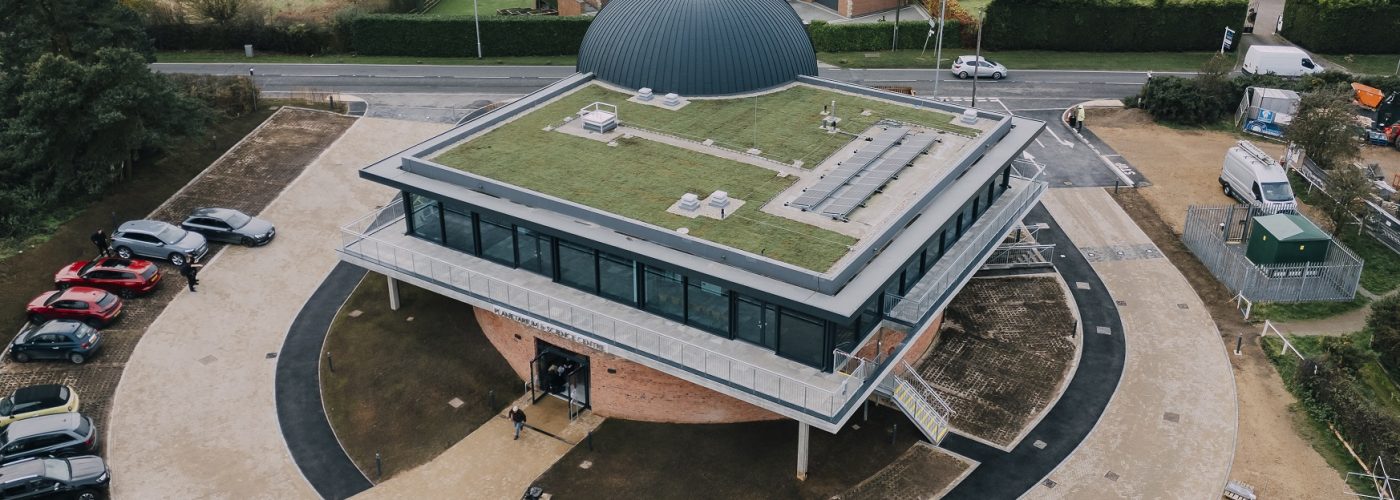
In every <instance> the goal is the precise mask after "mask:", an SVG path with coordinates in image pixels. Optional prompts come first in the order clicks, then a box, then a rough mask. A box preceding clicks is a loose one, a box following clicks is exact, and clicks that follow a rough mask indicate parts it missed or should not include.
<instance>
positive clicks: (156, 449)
mask: <svg viewBox="0 0 1400 500" xmlns="http://www.w3.org/2000/svg"><path fill="white" fill-rule="evenodd" d="M446 128H447V127H446V126H445V125H440V124H424V123H410V122H400V121H390V120H379V119H369V118H367V119H361V120H359V121H358V122H357V123H356V124H355V125H354V126H352V127H351V128H350V130H348V131H347V132H346V133H345V135H343V136H342V137H341V138H340V140H338V141H337V142H336V143H335V144H333V145H332V146H331V147H330V148H329V149H327V150H326V152H325V153H323V154H322V156H321V157H320V158H317V160H316V161H315V162H313V163H312V164H311V165H310V166H309V167H307V169H306V171H305V173H303V174H302V176H301V177H300V178H298V179H297V180H296V181H293V183H292V184H291V186H289V187H288V188H287V190H286V191H285V192H283V193H282V195H281V197H279V198H278V199H277V201H275V202H273V204H272V205H271V206H269V207H268V209H267V210H266V211H264V212H263V214H262V216H263V217H264V218H267V219H269V220H271V221H273V222H274V223H276V224H277V226H278V232H277V239H276V240H275V241H273V242H272V244H270V245H268V246H266V247H262V248H243V247H233V248H229V249H227V250H225V251H224V252H223V253H222V254H220V255H219V256H218V257H216V258H215V259H214V260H213V261H212V262H210V263H209V267H208V268H207V269H206V270H205V271H204V272H202V273H200V281H201V285H200V291H199V292H198V293H188V292H182V293H181V294H180V295H179V296H178V297H176V298H175V300H174V301H173V302H171V304H170V306H169V307H168V308H166V310H165V312H164V313H163V314H162V315H161V316H160V317H159V318H157V319H156V321H155V322H154V323H153V324H152V325H151V327H150V329H149V330H148V331H147V332H146V335H145V337H143V338H142V341H141V343H140V344H139V345H138V346H137V348H136V351H135V353H134V354H133V355H132V357H131V360H130V362H129V363H128V364H127V367H126V372H125V374H124V376H123V377H122V380H121V383H120V385H119V386H118V387H117V393H116V398H115V404H114V408H113V411H112V419H111V420H112V422H111V425H110V426H109V429H108V430H107V432H108V434H109V438H108V443H109V446H108V459H109V461H110V463H111V467H112V469H113V481H114V485H113V495H114V496H115V497H117V498H315V497H316V496H317V495H316V493H315V491H313V490H312V488H311V486H310V485H309V484H308V483H307V481H306V480H305V479H304V478H303V477H302V475H301V472H300V471H299V470H298V468H297V465H296V464H295V463H294V462H293V461H292V458H291V456H290V454H289V453H288V450H287V445H286V444H285V443H284V442H283V440H282V433H280V432H278V430H277V429H278V421H277V412H276V408H275V403H274V398H273V387H274V382H273V376H274V367H275V364H276V360H275V359H272V358H269V357H268V355H269V354H275V353H277V352H278V351H279V350H280V348H281V346H282V343H283V338H284V336H285V335H286V333H287V330H288V328H289V326H290V325H291V323H292V319H293V318H294V317H295V316H296V314H297V313H298V312H299V311H300V310H301V307H302V304H303V303H305V302H306V300H307V299H308V298H309V297H310V296H311V293H312V292H313V291H314V290H315V289H316V287H317V285H319V284H320V283H321V280H322V279H324V278H325V276H326V274H327V273H328V272H329V271H330V270H331V268H333V267H334V266H335V265H336V263H337V262H338V260H337V259H336V256H335V253H334V252H333V251H332V249H333V248H334V246H335V245H336V244H337V242H338V241H339V232H338V226H339V224H342V223H344V222H346V221H348V220H350V219H352V218H353V217H355V216H357V215H360V214H363V213H367V212H369V211H370V210H371V209H373V208H374V206H375V205H377V204H379V203H383V201H384V200H386V199H388V198H389V197H390V196H392V194H393V193H392V191H391V190H389V189H388V188H385V187H383V186H380V185H378V184H374V183H370V182H365V181H362V180H360V179H359V178H358V175H357V171H358V169H359V168H360V167H363V166H364V165H365V164H367V163H368V162H370V161H374V160H377V159H380V158H383V157H385V156H388V155H389V154H392V153H394V152H396V151H399V150H402V149H404V148H407V147H408V146H411V145H412V144H414V143H417V142H419V141H422V140H424V139H427V138H428V137H430V136H432V135H434V134H436V133H439V132H442V131H443V130H445V129H446Z"/></svg>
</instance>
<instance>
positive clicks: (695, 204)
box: [677, 193, 700, 212]
mask: <svg viewBox="0 0 1400 500" xmlns="http://www.w3.org/2000/svg"><path fill="white" fill-rule="evenodd" d="M677 208H680V209H681V210H685V211H687V212H694V211H696V210H699V209H700V197H699V196H696V195H695V193H686V194H685V195H682V196H681V203H680V205H677Z"/></svg>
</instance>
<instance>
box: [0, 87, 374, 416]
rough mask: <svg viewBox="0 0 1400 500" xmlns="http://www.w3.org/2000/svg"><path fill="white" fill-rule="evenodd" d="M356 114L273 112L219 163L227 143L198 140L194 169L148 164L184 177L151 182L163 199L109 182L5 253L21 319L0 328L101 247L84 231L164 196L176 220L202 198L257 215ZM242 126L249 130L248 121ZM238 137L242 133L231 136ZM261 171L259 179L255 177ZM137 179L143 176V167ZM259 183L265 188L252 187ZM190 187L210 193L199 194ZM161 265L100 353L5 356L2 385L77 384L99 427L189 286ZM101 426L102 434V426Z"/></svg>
mask: <svg viewBox="0 0 1400 500" xmlns="http://www.w3.org/2000/svg"><path fill="white" fill-rule="evenodd" d="M262 116H266V115H265V114H264V115H262ZM354 120H355V119H354V118H350V117H345V116H339V115H333V114H329V113H322V112H315V111H299V110H291V109H288V110H284V111H283V112H281V113H277V114H274V115H273V116H272V117H271V118H269V119H268V120H267V121H266V122H265V123H264V124H263V125H262V128H261V129H259V130H258V131H257V132H255V134H256V135H253V136H250V139H249V140H248V141H244V142H241V143H239V144H238V145H234V146H233V148H232V149H230V150H229V153H228V156H225V157H224V159H223V161H217V162H214V163H213V164H212V165H211V164H209V163H208V162H210V161H214V158H216V157H218V155H219V154H220V153H222V151H221V150H220V151H211V150H206V149H205V148H196V151H195V156H194V157H196V158H199V157H205V158H207V159H205V160H203V162H204V163H203V165H202V166H200V167H198V169H197V170H188V169H187V167H188V166H187V165H186V166H173V165H167V166H161V165H160V164H159V162H157V165H156V166H154V167H153V168H152V169H151V171H152V172H164V173H166V174H167V175H171V176H177V177H175V179H177V180H178V184H175V185H173V186H172V185H169V184H168V183H165V182H164V181H160V182H153V184H154V187H153V190H155V191H156V192H160V193H164V194H163V196H161V197H160V198H152V196H151V195H150V193H147V192H145V191H143V190H142V189H141V185H140V184H133V183H126V184H122V185H119V186H117V187H115V188H113V189H112V190H111V193H112V195H111V196H109V197H107V198H106V199H104V200H103V201H102V202H100V203H97V204H95V205H94V206H93V207H91V208H90V209H88V210H87V211H86V212H84V214H83V215H80V216H79V217H78V218H76V219H74V220H73V221H71V222H69V223H67V224H65V225H64V227H63V228H62V229H61V230H60V231H59V232H58V234H56V235H55V236H54V237H53V238H51V239H50V240H49V241H47V242H45V243H44V244H42V245H39V246H37V247H35V248H33V249H31V250H30V251H26V252H25V253H23V254H20V255H18V256H15V257H13V258H11V259H8V260H6V261H5V264H6V265H5V266H0V269H4V270H6V271H5V272H6V273H12V274H8V275H0V278H2V279H5V282H6V283H9V284H10V285H11V286H9V287H7V288H5V289H4V290H3V291H0V298H3V301H4V303H5V304H6V305H5V307H6V308H7V310H9V311H11V312H12V313H14V312H18V313H17V314H15V315H16V316H18V318H13V317H12V316H10V315H8V314H7V315H5V316H4V318H5V321H0V327H4V328H5V329H6V330H5V331H6V332H9V333H8V335H14V334H15V333H16V332H17V331H18V329H19V328H20V326H21V325H22V324H23V323H24V317H23V311H24V304H25V303H26V302H27V301H28V300H29V299H30V298H31V297H32V296H33V295H36V294H38V293H39V292H41V291H44V290H49V289H52V286H53V272H54V271H56V270H57V269H58V268H59V267H60V266H62V265H63V264H66V263H68V262H72V261H73V260H80V259H88V258H91V257H92V256H93V255H94V254H95V253H96V252H95V250H94V249H93V247H92V245H91V243H90V242H88V240H87V235H88V234H89V233H90V232H91V231H92V230H94V229H96V228H98V227H101V228H104V229H106V230H107V231H108V233H109V234H110V232H111V230H112V229H113V228H112V225H113V220H114V219H118V218H120V219H121V220H126V219H136V218H142V217H145V216H146V214H147V213H149V212H150V211H151V210H152V209H156V207H157V206H159V205H160V204H161V203H162V202H163V201H164V200H165V199H166V197H170V203H169V204H167V205H165V207H164V208H161V209H158V210H157V215H156V217H155V218H157V219H162V220H167V221H170V222H179V220H180V218H182V217H183V213H181V212H176V211H184V210H188V209H189V208H193V207H195V206H199V205H205V204H207V205H221V206H232V207H236V208H240V209H243V210H245V211H247V212H248V213H250V214H257V213H259V212H261V211H262V209H263V208H264V207H266V206H267V204H268V203H270V202H271V201H272V200H273V199H274V198H275V197H276V196H277V194H278V193H280V192H281V190H282V188H283V187H285V186H286V184H287V183H289V182H291V180H292V179H293V178H295V177H296V175H298V174H299V173H300V172H301V171H302V170H303V169H304V168H305V167H306V165H308V164H309V163H311V160H312V159H314V158H315V157H316V155H318V154H320V152H321V150H322V149H324V148H325V147H326V146H328V145H330V143H331V142H332V141H334V140H335V139H336V138H337V137H340V134H341V133H342V132H344V131H345V129H346V128H349V126H350V124H351V123H353V122H354ZM242 130H243V131H244V132H245V133H246V130H247V129H242ZM238 138H241V136H239V137H227V138H226V139H234V140H237V139H238ZM226 139H225V140H219V139H217V138H213V139H210V141H211V143H212V144H229V143H231V142H232V141H227V140H226ZM224 147H225V148H227V147H228V146H224ZM254 165H257V166H261V168H259V169H257V171H256V173H250V172H248V170H249V167H250V166H254ZM203 166H208V168H207V169H205V168H203ZM269 168H270V170H269ZM199 170H203V171H204V172H203V173H202V176H200V177H196V179H195V180H194V181H193V183H192V184H191V185H190V187H191V189H187V190H185V191H182V192H178V193H176V194H175V195H174V196H173V197H171V196H170V193H175V192H176V190H178V189H180V186H183V185H184V181H186V180H189V179H190V178H191V177H195V174H196V173H199ZM254 176H256V178H255V179H252V178H251V177H254ZM137 178H138V179H140V178H143V177H141V176H140V175H138V176H137ZM145 178H147V179H150V178H149V177H145ZM151 180H153V179H151ZM253 188H256V189H258V191H256V192H250V190H251V189H253ZM191 193H207V195H204V196H192V195H191ZM177 213H179V215H178V216H177V215H176V214H177ZM177 217H178V218H177ZM117 222H120V220H118V221H117ZM274 244H275V243H274ZM220 247H221V246H220V245H211V247H210V254H209V256H207V257H206V261H207V260H208V259H211V258H212V257H213V255H214V252H216V251H218V248H220ZM160 265H161V272H162V273H164V274H165V276H166V278H164V282H163V283H162V284H161V286H160V287H159V288H157V289H156V291H155V292H153V293H152V294H150V295H148V296H145V297H138V298H134V299H131V300H129V301H126V302H125V304H126V306H125V309H124V310H123V312H122V316H121V318H120V319H118V320H117V322H116V323H114V324H113V325H111V326H110V327H108V328H105V329H103V331H102V333H103V335H104V336H105V338H104V342H105V344H104V345H105V347H104V348H103V350H102V352H100V353H99V354H98V355H97V356H96V357H94V358H93V359H92V360H91V361H89V362H88V363H85V364H83V365H71V364H67V363H58V362H49V363H43V362H36V363H27V364H20V363H16V362H13V361H10V360H8V359H6V360H3V361H0V362H3V365H0V394H9V393H10V392H12V391H14V390H15V389H17V388H19V387H23V386H26V385H32V384H41V383H64V384H70V385H72V386H73V387H74V388H75V389H76V390H77V392H78V394H79V395H80V396H81V397H82V404H83V408H82V411H83V413H85V414H88V415H89V416H92V417H93V419H94V420H96V421H97V423H98V425H99V428H102V427H101V426H102V424H103V423H104V422H105V420H106V418H107V413H108V411H109V410H110V402H111V399H112V395H113V394H114V393H115V391H116V386H117V381H118V380H120V379H121V373H122V369H123V367H124V366H125V364H126V361H127V359H128V358H130V356H131V353H132V351H134V350H135V348H136V344H137V342H139V341H140V340H141V336H142V334H144V333H145V331H146V328H147V327H148V326H150V324H151V322H152V321H154V320H155V318H156V317H157V316H159V315H160V312H161V311H162V310H163V309H164V308H165V305H166V304H168V303H169V302H170V301H171V300H172V299H173V298H174V297H175V295H176V294H177V293H179V292H180V290H181V289H182V287H183V286H184V285H185V283H184V281H183V280H182V279H181V278H180V276H179V273H178V272H177V270H176V269H175V268H173V267H171V266H170V265H169V264H166V263H164V262H161V263H160ZM6 338H7V339H8V338H10V337H6ZM99 434H100V435H101V436H102V437H103V438H104V439H105V437H106V435H105V434H101V433H99Z"/></svg>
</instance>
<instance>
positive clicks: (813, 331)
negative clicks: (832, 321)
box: [778, 310, 826, 366]
mask: <svg viewBox="0 0 1400 500" xmlns="http://www.w3.org/2000/svg"><path fill="white" fill-rule="evenodd" d="M779 326H780V328H781V330H782V331H781V332H779V334H778V354H781V355H783V356H784V357H787V358H789V359H792V360H795V361H798V362H801V363H806V364H808V365H811V366H822V365H823V364H824V362H825V361H826V356H825V355H824V354H825V351H826V325H825V324H824V323H823V322H822V321H820V320H818V319H815V318H812V317H810V316H807V315H805V314H802V313H798V312H794V311H788V310H784V311H783V318H782V321H781V322H780V323H779Z"/></svg>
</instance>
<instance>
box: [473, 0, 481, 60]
mask: <svg viewBox="0 0 1400 500" xmlns="http://www.w3.org/2000/svg"><path fill="white" fill-rule="evenodd" d="M476 3H477V0H472V23H473V24H475V25H476V29H475V30H474V31H476V58H477V59H481V15H480V14H479V13H477V11H476Z"/></svg>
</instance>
